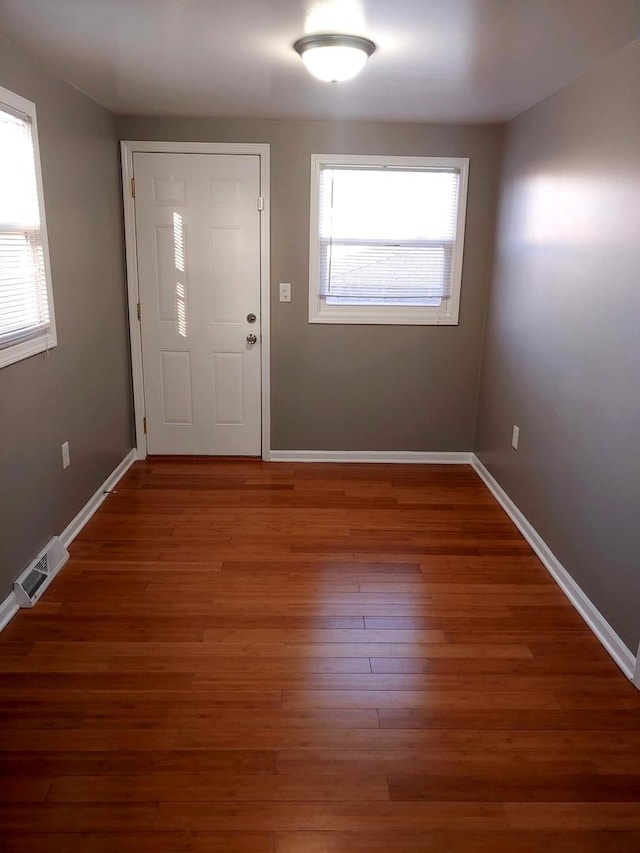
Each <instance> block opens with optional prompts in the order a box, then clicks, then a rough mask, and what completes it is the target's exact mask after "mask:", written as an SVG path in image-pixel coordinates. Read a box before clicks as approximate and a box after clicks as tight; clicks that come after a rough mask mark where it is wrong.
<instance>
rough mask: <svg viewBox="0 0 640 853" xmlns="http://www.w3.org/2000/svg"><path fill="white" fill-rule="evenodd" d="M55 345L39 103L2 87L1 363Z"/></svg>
mask: <svg viewBox="0 0 640 853" xmlns="http://www.w3.org/2000/svg"><path fill="white" fill-rule="evenodd" d="M55 345H56V332H55V320H54V316H53V301H52V295H51V273H50V268H49V253H48V248H47V237H46V228H45V220H44V205H43V201H42V178H41V175H40V156H39V152H38V135H37V129H36V110H35V105H34V104H32V103H31V101H27V100H25V99H24V98H21V97H19V96H18V95H14V94H13V92H9V91H8V90H7V89H3V88H2V87H0V367H4V366H5V365H7V364H12V363H13V362H15V361H19V360H20V359H22V358H27V357H28V356H30V355H34V354H35V353H38V352H43V351H44V350H47V349H50V348H51V347H54V346H55Z"/></svg>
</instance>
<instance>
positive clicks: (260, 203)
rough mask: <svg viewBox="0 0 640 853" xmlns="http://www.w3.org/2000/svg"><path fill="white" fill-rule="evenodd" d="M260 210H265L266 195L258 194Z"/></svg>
mask: <svg viewBox="0 0 640 853" xmlns="http://www.w3.org/2000/svg"><path fill="white" fill-rule="evenodd" d="M258 210H264V196H261V195H259V196H258Z"/></svg>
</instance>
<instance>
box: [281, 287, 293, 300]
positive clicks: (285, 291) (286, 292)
mask: <svg viewBox="0 0 640 853" xmlns="http://www.w3.org/2000/svg"><path fill="white" fill-rule="evenodd" d="M280 302H291V285H290V284H289V283H288V282H284V283H281V284H280Z"/></svg>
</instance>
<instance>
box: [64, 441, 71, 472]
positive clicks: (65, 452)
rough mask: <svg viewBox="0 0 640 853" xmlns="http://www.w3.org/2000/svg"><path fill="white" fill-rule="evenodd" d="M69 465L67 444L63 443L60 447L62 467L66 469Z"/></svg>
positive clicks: (69, 458) (66, 442)
mask: <svg viewBox="0 0 640 853" xmlns="http://www.w3.org/2000/svg"><path fill="white" fill-rule="evenodd" d="M69 465H71V457H70V456H69V442H68V441H65V443H64V444H63V445H62V467H63V468H68V467H69Z"/></svg>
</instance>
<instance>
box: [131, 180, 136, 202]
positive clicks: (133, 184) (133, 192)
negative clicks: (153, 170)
mask: <svg viewBox="0 0 640 853" xmlns="http://www.w3.org/2000/svg"><path fill="white" fill-rule="evenodd" d="M131 195H132V196H133V198H135V197H136V179H135V178H131Z"/></svg>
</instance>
